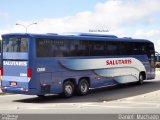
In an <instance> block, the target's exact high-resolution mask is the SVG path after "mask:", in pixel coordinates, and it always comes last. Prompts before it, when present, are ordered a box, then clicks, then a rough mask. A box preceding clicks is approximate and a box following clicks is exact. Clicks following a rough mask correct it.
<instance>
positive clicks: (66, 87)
mask: <svg viewBox="0 0 160 120" xmlns="http://www.w3.org/2000/svg"><path fill="white" fill-rule="evenodd" d="M73 93H74V84H73V82H71V81H65V82H64V84H63V96H64V97H65V98H69V97H72V96H73Z"/></svg>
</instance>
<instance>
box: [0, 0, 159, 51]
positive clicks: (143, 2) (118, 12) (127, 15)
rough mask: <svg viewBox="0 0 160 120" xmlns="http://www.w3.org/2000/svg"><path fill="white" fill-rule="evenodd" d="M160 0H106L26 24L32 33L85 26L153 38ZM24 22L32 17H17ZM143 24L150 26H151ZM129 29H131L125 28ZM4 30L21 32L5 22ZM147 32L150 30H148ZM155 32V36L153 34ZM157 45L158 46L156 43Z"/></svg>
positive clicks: (112, 32)
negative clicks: (80, 10) (59, 16)
mask: <svg viewBox="0 0 160 120" xmlns="http://www.w3.org/2000/svg"><path fill="white" fill-rule="evenodd" d="M159 6H160V0H107V1H106V2H104V3H98V4H97V5H96V6H95V8H94V10H93V11H82V12H80V13H77V14H76V15H74V16H66V17H63V18H42V19H40V20H34V21H37V22H38V24H37V25H33V26H30V27H28V32H32V33H63V32H88V31H89V30H97V29H101V30H109V32H107V33H106V32H105V33H104V34H116V35H118V36H131V37H140V38H149V39H150V38H151V39H150V40H153V42H156V41H155V40H158V38H160V34H157V31H158V30H157V28H154V27H153V26H154V24H157V22H158V20H157V19H158V18H157V14H158V13H159V12H160V7H159ZM17 22H18V23H22V24H24V25H26V26H27V25H28V24H30V23H32V22H33V21H23V20H20V21H17ZM146 26H150V27H153V28H151V30H148V31H146V30H143V29H146ZM129 31H131V32H129ZM0 32H1V33H5V32H25V29H24V28H23V27H22V26H8V27H6V29H5V30H0ZM151 32H153V33H152V34H151ZM155 35H156V38H155ZM156 48H158V47H156Z"/></svg>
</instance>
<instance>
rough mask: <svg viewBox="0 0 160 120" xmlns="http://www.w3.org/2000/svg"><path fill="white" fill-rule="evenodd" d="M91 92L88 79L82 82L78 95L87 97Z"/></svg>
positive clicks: (78, 88) (79, 85)
mask: <svg viewBox="0 0 160 120" xmlns="http://www.w3.org/2000/svg"><path fill="white" fill-rule="evenodd" d="M88 91H89V83H88V81H87V80H86V79H82V80H80V82H79V84H78V87H77V94H78V95H86V94H87V93H88Z"/></svg>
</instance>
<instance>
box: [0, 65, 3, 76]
mask: <svg viewBox="0 0 160 120" xmlns="http://www.w3.org/2000/svg"><path fill="white" fill-rule="evenodd" d="M0 75H1V76H3V68H2V67H1V68H0Z"/></svg>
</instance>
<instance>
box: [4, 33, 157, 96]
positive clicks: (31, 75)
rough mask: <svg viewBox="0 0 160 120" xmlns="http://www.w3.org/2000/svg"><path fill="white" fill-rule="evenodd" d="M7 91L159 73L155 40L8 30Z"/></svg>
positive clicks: (81, 88)
mask: <svg viewBox="0 0 160 120" xmlns="http://www.w3.org/2000/svg"><path fill="white" fill-rule="evenodd" d="M2 46H3V48H2V67H1V75H2V81H1V84H2V91H3V92H6V93H15V94H28V95H37V96H39V97H42V96H44V95H46V94H63V95H64V96H65V97H71V96H72V95H73V94H74V93H76V94H78V95H86V94H87V93H88V91H89V89H91V88H99V87H105V86H111V85H117V84H124V83H132V82H136V83H138V84H143V81H144V80H151V79H154V78H155V50H154V44H153V43H152V42H150V41H148V40H144V39H133V38H126V37H124V38H118V37H117V36H115V35H102V34H92V33H77V34H63V35H59V34H51V33H48V34H19V33H16V34H4V35H2Z"/></svg>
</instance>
